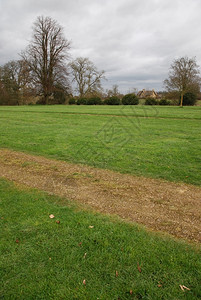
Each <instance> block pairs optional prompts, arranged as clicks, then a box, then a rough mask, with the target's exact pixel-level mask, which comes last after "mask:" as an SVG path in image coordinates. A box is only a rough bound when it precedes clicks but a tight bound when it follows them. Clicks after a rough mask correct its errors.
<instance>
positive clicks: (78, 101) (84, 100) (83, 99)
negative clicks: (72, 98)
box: [77, 98, 87, 105]
mask: <svg viewBox="0 0 201 300" xmlns="http://www.w3.org/2000/svg"><path fill="white" fill-rule="evenodd" d="M86 104H87V99H86V98H79V99H77V105H86Z"/></svg>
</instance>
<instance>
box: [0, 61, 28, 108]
mask: <svg viewBox="0 0 201 300" xmlns="http://www.w3.org/2000/svg"><path fill="white" fill-rule="evenodd" d="M0 81H1V87H2V89H3V90H4V95H7V97H5V99H6V98H7V100H6V101H7V102H8V103H10V104H24V98H25V97H26V96H28V95H30V94H32V93H33V87H32V84H31V78H30V70H29V67H28V65H27V64H26V62H25V61H23V60H16V61H15V60H12V61H9V62H8V63H6V64H5V65H3V66H1V67H0Z"/></svg>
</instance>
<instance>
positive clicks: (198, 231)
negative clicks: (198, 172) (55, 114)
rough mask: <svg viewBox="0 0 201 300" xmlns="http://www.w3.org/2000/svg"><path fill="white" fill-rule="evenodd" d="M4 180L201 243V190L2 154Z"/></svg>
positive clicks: (0, 169)
mask: <svg viewBox="0 0 201 300" xmlns="http://www.w3.org/2000/svg"><path fill="white" fill-rule="evenodd" d="M0 177H5V178H7V179H10V180H13V181H15V182H17V183H21V184H24V185H27V186H29V187H34V188H38V189H41V190H44V191H47V192H51V193H54V194H56V195H59V196H62V197H66V198H68V199H72V200H76V201H77V202H79V203H82V204H87V205H89V206H90V207H92V208H93V209H95V210H97V211H100V212H104V213H109V214H116V215H118V216H120V217H121V218H123V219H128V220H131V221H134V222H137V223H140V224H144V225H146V226H147V227H149V228H151V229H154V230H161V231H165V232H168V233H170V234H172V235H174V236H177V237H181V238H185V239H188V240H191V241H196V242H198V241H201V221H200V219H201V188H199V187H196V186H191V185H187V184H181V183H178V184H176V183H171V182H166V181H162V180H156V179H148V178H144V177H135V176H131V175H124V174H120V173H115V172H112V171H108V170H101V169H95V168H92V167H88V166H83V165H76V164H70V163H66V162H61V161H56V160H51V159H47V158H44V157H40V156H33V155H29V154H25V153H20V152H14V151H10V150H6V149H0Z"/></svg>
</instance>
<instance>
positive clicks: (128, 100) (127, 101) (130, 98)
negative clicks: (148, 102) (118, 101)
mask: <svg viewBox="0 0 201 300" xmlns="http://www.w3.org/2000/svg"><path fill="white" fill-rule="evenodd" d="M138 103H139V99H138V97H137V96H136V95H135V94H127V95H125V96H123V98H122V104H123V105H138Z"/></svg>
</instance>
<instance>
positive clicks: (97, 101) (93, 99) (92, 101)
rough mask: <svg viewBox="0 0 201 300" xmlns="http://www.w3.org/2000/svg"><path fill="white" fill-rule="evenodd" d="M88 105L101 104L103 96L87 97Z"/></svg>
mask: <svg viewBox="0 0 201 300" xmlns="http://www.w3.org/2000/svg"><path fill="white" fill-rule="evenodd" d="M86 104H87V105H100V104H102V101H101V98H100V97H91V98H89V99H87V103H86Z"/></svg>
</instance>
